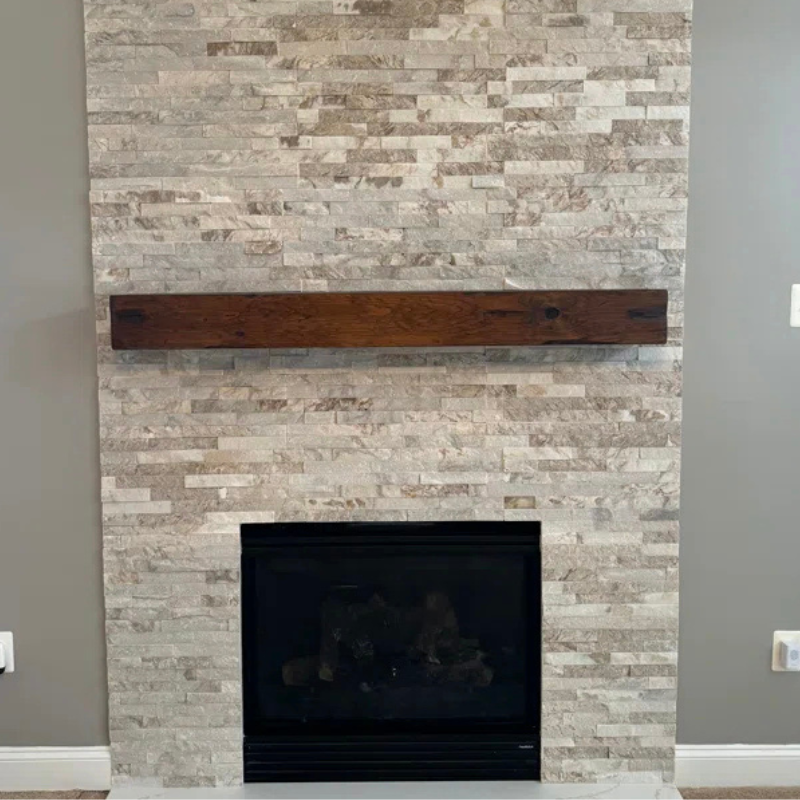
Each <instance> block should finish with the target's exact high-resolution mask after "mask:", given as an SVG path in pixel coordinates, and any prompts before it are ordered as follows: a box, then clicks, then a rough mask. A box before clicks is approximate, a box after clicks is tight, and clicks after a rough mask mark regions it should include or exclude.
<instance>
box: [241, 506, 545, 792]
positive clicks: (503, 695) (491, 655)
mask: <svg viewBox="0 0 800 800" xmlns="http://www.w3.org/2000/svg"><path fill="white" fill-rule="evenodd" d="M539 527H540V526H539V523H538V522H447V523H383V524H373V523H334V524H329V523H308V524H303V523H288V524H265V525H262V524H252V525H244V526H242V625H243V643H242V648H243V695H244V777H245V781H250V782H253V781H292V780H318V781H320V780H403V779H409V780H417V779H418V780H422V779H465V778H473V779H483V778H485V779H498V778H522V779H530V780H538V779H539V777H540V742H541V739H540V681H541V560H540V550H539Z"/></svg>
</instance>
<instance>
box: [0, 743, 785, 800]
mask: <svg viewBox="0 0 800 800" xmlns="http://www.w3.org/2000/svg"><path fill="white" fill-rule="evenodd" d="M675 771H676V780H675V783H676V784H677V785H678V786H686V787H687V788H688V787H696V786H800V745H774V746H768V745H745V744H731V745H691V744H689V745H687V744H679V745H678V747H677V750H676V764H675ZM110 788H111V752H110V748H108V747H0V792H20V791H36V790H40V791H67V790H69V789H85V790H87V791H107V790H108V789H110Z"/></svg>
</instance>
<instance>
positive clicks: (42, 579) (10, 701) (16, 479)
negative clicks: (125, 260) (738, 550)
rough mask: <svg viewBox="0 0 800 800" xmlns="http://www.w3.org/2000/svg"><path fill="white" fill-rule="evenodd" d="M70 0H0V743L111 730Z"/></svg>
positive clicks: (83, 173) (78, 63)
mask: <svg viewBox="0 0 800 800" xmlns="http://www.w3.org/2000/svg"><path fill="white" fill-rule="evenodd" d="M82 25H83V22H82V8H81V2H80V0H59V1H58V2H53V0H1V1H0V30H1V31H2V32H3V37H2V38H3V46H2V48H0V109H2V110H0V419H2V431H3V434H2V442H3V444H2V455H0V630H12V631H14V634H15V637H16V649H17V660H18V667H19V671H18V672H16V673H15V674H13V675H6V676H3V677H0V745H6V746H8V745H91V744H103V743H104V742H106V741H107V736H108V734H107V724H106V700H105V683H106V681H105V664H104V638H103V614H102V597H103V594H102V579H101V564H100V499H99V477H98V473H99V468H98V443H97V411H96V406H97V396H96V393H95V339H94V322H93V319H94V313H93V310H92V309H93V300H92V289H91V266H90V252H89V209H88V184H89V180H88V165H87V155H86V119H85V117H86V112H85V108H86V100H85V94H84V86H83V84H84V69H83V38H82Z"/></svg>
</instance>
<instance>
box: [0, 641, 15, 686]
mask: <svg viewBox="0 0 800 800" xmlns="http://www.w3.org/2000/svg"><path fill="white" fill-rule="evenodd" d="M0 648H2V654H0V655H1V656H2V659H3V660H4V661H5V668H6V670H5V672H4V673H3V675H7V674H8V673H9V672H13V671H14V634H13V633H11V632H10V631H0ZM2 677H3V676H2V675H0V680H2Z"/></svg>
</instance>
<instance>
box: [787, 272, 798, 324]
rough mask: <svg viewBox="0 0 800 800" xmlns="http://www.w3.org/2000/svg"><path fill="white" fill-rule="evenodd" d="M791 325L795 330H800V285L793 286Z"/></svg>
mask: <svg viewBox="0 0 800 800" xmlns="http://www.w3.org/2000/svg"><path fill="white" fill-rule="evenodd" d="M789 324H790V325H791V326H792V327H793V328H800V283H796V284H795V285H794V286H792V315H791V317H790V318H789Z"/></svg>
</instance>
